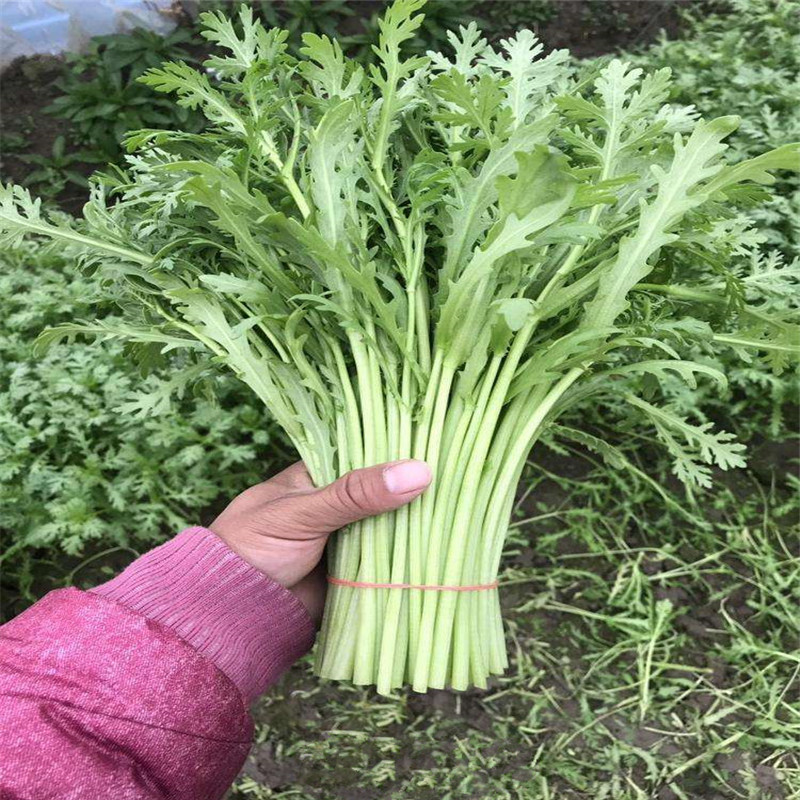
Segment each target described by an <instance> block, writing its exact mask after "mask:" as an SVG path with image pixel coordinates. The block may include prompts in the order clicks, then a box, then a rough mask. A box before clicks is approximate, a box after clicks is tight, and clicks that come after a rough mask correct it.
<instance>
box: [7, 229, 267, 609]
mask: <svg viewBox="0 0 800 800" xmlns="http://www.w3.org/2000/svg"><path fill="white" fill-rule="evenodd" d="M98 289H99V287H98V285H97V284H96V282H95V281H93V280H91V279H89V278H86V277H84V276H82V275H81V273H80V271H79V270H78V269H77V268H76V266H75V265H74V264H71V263H69V262H67V261H65V260H64V258H62V257H61V256H60V255H58V254H56V253H54V252H52V249H51V250H50V251H48V250H46V249H44V248H42V247H41V246H38V245H37V246H33V245H32V244H30V245H26V246H24V247H22V248H17V249H13V250H6V251H5V252H4V253H3V255H2V258H0V310H1V311H2V313H0V531H2V532H3V536H4V538H5V540H6V544H5V545H4V546H3V547H2V548H0V564H2V571H3V573H4V576H5V577H8V576H10V575H12V574H16V575H17V578H18V583H19V584H21V585H20V586H19V589H20V591H23V592H24V584H25V580H23V577H24V575H25V574H26V573H29V572H30V568H31V564H33V562H34V561H35V559H36V558H41V557H42V556H41V554H42V552H43V551H44V549H46V548H50V549H51V552H53V553H55V554H56V555H57V556H58V557H59V558H60V560H63V554H64V553H66V554H72V555H75V554H79V553H82V552H85V551H86V550H87V549H88V550H89V551H91V550H92V549H95V548H97V547H103V548H113V547H127V548H134V549H140V550H143V549H147V548H148V547H151V546H153V545H154V544H157V543H159V542H160V541H161V540H162V539H163V538H164V537H165V536H166V535H168V534H169V533H170V532H173V531H175V530H178V529H179V528H180V527H182V526H185V525H187V524H191V523H197V522H198V516H197V515H198V514H199V513H200V511H201V510H203V509H205V508H207V507H208V506H209V505H210V504H211V503H213V502H218V501H219V500H225V499H227V498H229V497H230V496H231V495H233V494H235V493H236V492H237V491H241V490H242V489H243V488H245V487H246V486H247V485H248V484H251V483H253V482H255V481H257V480H260V479H263V475H264V469H265V467H264V464H265V462H266V453H267V452H268V451H269V450H270V449H272V448H274V446H275V443H276V442H275V438H274V436H273V428H272V427H271V426H270V425H268V424H266V423H265V420H264V415H263V413H262V412H261V411H260V410H259V409H257V408H256V407H254V405H252V404H251V403H250V402H248V400H247V398H246V397H243V393H242V391H241V390H240V389H239V388H238V386H237V385H236V384H235V383H234V381H232V380H230V379H228V380H223V381H222V382H219V381H215V382H214V385H213V387H212V386H209V387H207V389H208V393H211V392H212V390H213V395H215V396H216V401H214V400H212V398H211V397H208V396H204V395H203V394H200V395H198V396H196V397H192V396H190V395H188V394H187V395H186V396H184V397H181V398H177V399H176V398H175V397H173V398H172V403H171V405H169V403H168V401H169V393H170V390H171V386H170V381H171V376H170V370H171V368H174V367H177V368H180V366H181V365H180V362H175V363H173V364H172V365H167V369H166V370H164V371H162V372H155V373H151V374H149V375H143V374H142V372H141V370H140V369H139V368H138V367H137V366H136V365H135V364H134V363H133V362H132V361H131V359H130V357H129V354H128V352H127V350H126V347H125V345H124V344H123V343H121V342H116V341H110V342H107V343H106V344H104V345H103V346H90V345H86V344H84V345H79V344H72V345H58V346H55V347H53V348H51V349H50V350H48V352H47V353H46V354H34V353H33V352H32V343H33V341H34V339H35V337H36V336H37V334H38V333H39V332H40V331H41V330H42V328H44V327H45V326H47V325H57V324H59V323H61V322H64V321H71V320H74V319H75V318H76V317H80V316H81V315H86V314H89V313H92V314H98V313H103V314H104V316H102V317H100V321H102V323H103V324H105V325H109V326H112V325H113V324H114V323H115V322H117V320H116V318H115V317H114V316H113V315H112V314H111V313H110V312H111V311H112V309H111V308H109V306H108V304H107V303H102V302H101V304H100V305H98V304H97V301H98V297H97V295H98ZM198 388H199V387H198ZM143 396H146V397H147V398H148V402H149V403H150V402H152V399H153V398H157V397H159V396H162V397H163V398H164V400H163V402H162V405H161V407H162V411H164V412H167V411H169V412H171V413H163V414H162V415H161V416H157V417H155V416H148V417H142V416H141V414H139V411H138V410H139V409H140V407H141V403H142V397H143ZM48 574H50V575H51V576H52V577H53V578H54V580H55V579H57V578H58V577H63V573H62V572H59V571H58V570H57V569H53V568H51V569H48ZM30 599H33V598H30Z"/></svg>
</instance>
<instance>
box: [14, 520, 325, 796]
mask: <svg viewBox="0 0 800 800" xmlns="http://www.w3.org/2000/svg"><path fill="white" fill-rule="evenodd" d="M313 638H314V626H313V624H312V622H311V620H310V618H309V617H308V614H307V613H306V611H305V609H304V607H303V606H302V604H301V603H300V602H299V601H298V600H297V599H296V598H295V596H294V595H293V594H291V592H289V591H287V590H286V589H284V588H283V587H281V586H279V585H278V584H276V583H273V582H272V581H270V580H269V579H268V578H266V577H264V576H263V575H262V574H261V573H260V572H258V571H257V570H255V569H254V568H253V567H251V566H249V565H248V564H247V563H246V562H244V561H243V560H242V559H240V558H239V557H238V556H237V555H236V554H235V553H233V552H232V551H231V550H229V549H228V548H227V547H226V546H225V544H224V543H223V542H222V541H221V540H220V539H218V538H217V537H216V536H215V535H214V534H213V533H211V532H210V531H207V530H205V529H203V528H190V529H189V530H186V531H184V532H183V533H181V534H180V535H178V536H177V537H176V538H175V539H173V540H171V541H170V542H168V543H167V544H165V545H162V546H161V547H158V548H156V549H155V550H153V551H151V552H149V553H147V554H145V555H144V556H142V557H141V558H139V559H137V560H136V561H135V562H133V564H131V566H129V567H128V569H126V570H125V572H123V573H122V574H121V575H119V576H118V577H116V578H114V579H113V580H111V581H109V582H108V583H105V584H103V585H102V586H98V587H97V588H95V589H92V590H90V591H89V592H81V591H78V590H77V589H62V590H59V591H55V592H51V593H50V594H48V595H47V596H46V597H45V598H43V599H42V600H40V601H39V602H38V603H36V604H35V605H34V606H32V607H31V608H29V609H28V610H27V611H24V612H23V613H22V614H20V615H19V616H18V617H16V618H15V619H13V620H12V621H11V622H9V623H7V624H6V625H4V626H2V627H0V741H2V758H0V798H3V800H50V798H52V799H53V800H55V799H56V798H58V799H59V800H66V799H67V798H69V799H70V800H98V799H99V798H102V797H113V798H115V800H155V799H156V798H159V800H162V799H163V800H212V799H213V798H220V797H222V795H223V794H224V793H225V791H226V790H227V789H228V787H229V786H230V784H231V782H232V781H233V779H234V778H235V776H236V774H237V772H238V770H239V769H240V767H241V765H242V763H243V762H244V759H245V757H246V755H247V752H248V750H249V748H250V740H251V736H252V722H251V720H250V717H249V714H248V705H249V703H250V701H251V700H253V698H255V697H256V696H257V695H258V694H259V693H261V692H263V691H264V690H265V689H266V688H267V686H269V685H270V683H272V682H274V681H275V680H276V679H277V677H278V676H279V675H280V674H281V673H282V672H283V671H284V670H285V669H286V668H287V667H288V666H289V665H290V664H291V663H292V662H293V661H295V660H296V659H297V658H299V657H300V656H301V655H303V653H305V652H307V651H308V649H309V648H310V647H311V644H312V642H313Z"/></svg>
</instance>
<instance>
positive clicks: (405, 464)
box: [383, 460, 431, 494]
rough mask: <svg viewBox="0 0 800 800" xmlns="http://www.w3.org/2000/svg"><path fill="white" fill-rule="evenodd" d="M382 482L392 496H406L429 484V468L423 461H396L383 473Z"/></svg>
mask: <svg viewBox="0 0 800 800" xmlns="http://www.w3.org/2000/svg"><path fill="white" fill-rule="evenodd" d="M383 482H384V483H385V484H386V488H387V489H388V490H389V491H390V492H391V493H392V494H408V493H409V492H417V491H419V490H420V489H424V488H425V487H426V486H427V485H428V484H429V483H430V482H431V468H430V467H429V466H428V465H427V464H426V463H425V462H424V461H413V460H409V461H398V462H397V463H396V464H392V465H391V466H390V467H386V469H385V470H384V471H383Z"/></svg>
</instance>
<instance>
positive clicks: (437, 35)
mask: <svg viewBox="0 0 800 800" xmlns="http://www.w3.org/2000/svg"><path fill="white" fill-rule="evenodd" d="M384 5H385V6H388V5H389V3H388V2H387V3H385V4H384ZM478 12H479V9H478V8H477V3H476V2H475V0H428V3H427V5H426V6H425V15H424V19H423V20H422V22H421V23H420V25H419V27H418V28H417V29H416V30H415V31H414V35H413V36H411V37H409V38H408V39H407V40H406V41H405V42H403V49H404V51H405V52H406V53H418V54H420V55H424V54H425V53H426V52H427V51H428V50H438V49H440V48H442V47H444V46H446V45H447V41H448V36H449V35H450V33H451V32H455V31H457V30H458V28H459V27H460V26H462V25H469V23H470V22H475V23H477V24H478V25H482V24H484V21H483V18H482V17H480V16H478ZM380 20H381V17H380V15H379V14H377V13H376V14H373V15H372V16H371V17H369V19H366V18H365V19H364V20H363V22H362V25H363V28H364V30H363V32H361V33H359V34H355V35H353V36H350V37H348V38H347V41H346V44H347V45H349V47H345V50H346V52H348V53H351V51H352V55H353V57H354V58H356V59H359V60H361V61H362V62H364V63H365V64H370V63H372V62H373V61H374V60H375V52H374V47H375V46H376V45H377V44H378V38H379V36H380Z"/></svg>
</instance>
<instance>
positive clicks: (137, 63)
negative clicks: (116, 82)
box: [70, 27, 193, 79]
mask: <svg viewBox="0 0 800 800" xmlns="http://www.w3.org/2000/svg"><path fill="white" fill-rule="evenodd" d="M192 41H193V32H192V30H191V29H190V28H185V27H177V28H175V29H174V30H173V31H171V32H170V33H167V34H164V35H161V34H159V33H156V32H155V31H150V30H147V29H146V28H134V29H133V30H132V31H129V32H127V33H112V34H108V35H106V36H94V37H92V39H91V40H90V41H89V49H88V50H87V51H86V52H85V53H80V54H76V55H73V56H71V57H70V59H71V63H72V69H73V71H74V72H77V73H79V74H80V73H84V72H86V71H91V70H94V69H98V68H100V65H102V69H103V70H104V71H106V72H122V73H124V74H125V75H126V76H127V77H128V78H129V79H133V78H137V77H138V76H139V75H141V74H142V73H143V72H146V71H147V70H148V69H153V68H154V67H159V66H161V64H162V63H163V62H164V61H173V60H174V61H192V60H193V59H192V56H191V54H190V52H189V51H188V50H187V49H186V45H189V44H191V43H192Z"/></svg>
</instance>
